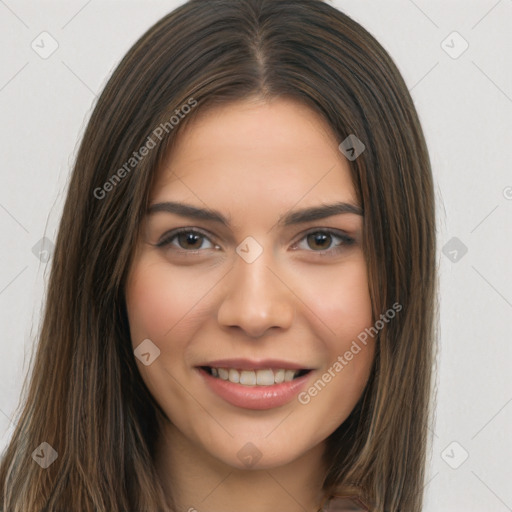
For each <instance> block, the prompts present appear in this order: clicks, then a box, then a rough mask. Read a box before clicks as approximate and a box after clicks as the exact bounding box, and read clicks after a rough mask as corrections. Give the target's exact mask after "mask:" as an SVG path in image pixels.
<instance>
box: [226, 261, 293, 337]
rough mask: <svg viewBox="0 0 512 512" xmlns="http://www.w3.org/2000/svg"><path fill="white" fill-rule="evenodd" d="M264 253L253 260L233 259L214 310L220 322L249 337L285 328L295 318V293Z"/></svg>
mask: <svg viewBox="0 0 512 512" xmlns="http://www.w3.org/2000/svg"><path fill="white" fill-rule="evenodd" d="M264 254H265V253H264ZM264 254H263V255H261V256H260V257H259V258H258V259H257V260H256V261H253V262H252V263H247V262H246V261H244V260H243V259H242V258H237V259H236V260H235V263H234V268H233V269H232V271H231V272H229V274H228V276H226V277H228V280H227V281H225V288H224V290H223V297H222V302H221V304H220V307H219V309H218V312H217V321H218V323H219V325H221V326H222V327H225V328H230V329H241V330H242V331H243V332H244V333H245V334H246V335H247V336H250V337H252V338H259V337H261V336H263V335H264V334H265V333H267V331H269V330H271V329H282V330H286V329H288V328H289V327H290V326H291V325H292V322H293V317H294V309H295V308H294V303H293V297H294V295H293V293H292V292H291V290H290V288H289V287H288V286H287V285H286V283H285V282H284V280H283V279H282V278H281V277H280V276H279V275H278V274H277V272H276V271H274V270H271V268H270V267H269V265H268V263H269V262H268V261H267V259H266V258H264Z"/></svg>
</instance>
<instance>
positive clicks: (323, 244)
mask: <svg viewBox="0 0 512 512" xmlns="http://www.w3.org/2000/svg"><path fill="white" fill-rule="evenodd" d="M307 241H308V246H309V248H310V249H314V250H317V251H318V250H319V251H323V250H325V249H328V248H329V247H330V246H331V243H332V235H331V234H330V233H324V232H322V231H319V232H317V233H310V234H309V235H307Z"/></svg>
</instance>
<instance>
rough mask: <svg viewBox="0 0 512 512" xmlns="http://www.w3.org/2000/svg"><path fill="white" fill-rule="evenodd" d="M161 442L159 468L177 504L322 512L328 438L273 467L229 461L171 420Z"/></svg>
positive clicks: (193, 508) (217, 510)
mask: <svg viewBox="0 0 512 512" xmlns="http://www.w3.org/2000/svg"><path fill="white" fill-rule="evenodd" d="M157 447H158V449H157V455H156V460H155V464H156V469H157V472H158V474H159V476H160V479H161V482H162V485H163V488H164V492H165V494H166V495H167V496H168V498H169V502H171V503H174V504H175V506H176V510H180V511H181V510H183V511H190V512H205V511H208V512H239V511H240V510H244V512H267V511H268V510H286V511H287V512H305V511H307V512H317V510H318V508H319V504H320V501H321V499H322V482H323V478H324V476H325V467H324V463H323V452H324V444H323V443H321V444H319V445H317V446H315V447H314V448H312V449H311V450H310V451H308V452H306V453H304V454H302V455H301V456H300V457H299V458H297V459H295V460H294V461H292V462H289V463H287V464H285V465H282V466H279V467H272V468H267V469H239V468H236V467H233V466H230V465H227V464H225V463H224V462H222V461H220V460H218V459H217V458H215V457H213V456H211V455H210V454H209V453H207V452H206V451H205V450H203V449H202V448H201V447H200V446H198V445H196V444H194V443H192V442H191V441H190V440H189V439H188V438H186V437H185V436H184V435H183V434H182V433H181V432H180V431H179V430H178V429H176V428H175V427H174V426H172V425H169V424H167V425H166V426H165V427H164V431H163V432H162V434H161V435H160V437H159V441H158V443H157ZM171 496H172V500H171Z"/></svg>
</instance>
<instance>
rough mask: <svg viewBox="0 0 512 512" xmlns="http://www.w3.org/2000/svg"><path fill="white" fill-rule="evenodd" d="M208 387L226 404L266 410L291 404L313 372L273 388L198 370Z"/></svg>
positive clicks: (201, 369) (275, 385)
mask: <svg viewBox="0 0 512 512" xmlns="http://www.w3.org/2000/svg"><path fill="white" fill-rule="evenodd" d="M198 370H199V373H200V374H201V376H202V377H203V378H204V380H205V382H206V384H207V385H208V387H209V388H210V389H211V390H212V391H213V392H214V393H216V394H217V395H218V396H220V397H221V398H223V399H224V400H225V401H226V402H228V403H230V404H231V405H234V406H235V407H241V408H243V409H254V410H265V409H273V408H274V407H280V406H282V405H285V404H287V403H289V402H290V401H291V400H293V398H294V397H295V396H296V395H298V394H299V393H300V391H301V390H302V389H303V388H304V387H305V386H306V382H307V381H308V379H309V377H310V375H311V373H312V372H311V371H310V372H309V373H307V374H306V375H303V376H302V377H298V378H296V379H294V380H292V381H290V382H282V383H280V384H274V385H272V386H244V385H243V384H235V383H234V382H231V381H229V380H222V379H219V378H218V377H213V376H212V375H210V374H209V373H208V372H207V371H206V370H203V368H198Z"/></svg>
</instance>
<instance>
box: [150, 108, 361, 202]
mask: <svg viewBox="0 0 512 512" xmlns="http://www.w3.org/2000/svg"><path fill="white" fill-rule="evenodd" d="M338 145H339V141H338V140H337V137H336V136H335V134H334V133H333V132H332V130H331V128H330V127H329V125H328V124H327V122H326V121H325V120H324V119H323V118H322V117H321V116H320V115H319V114H317V113H316V112H314V111H313V110H312V109H310V108H309V107H307V106H305V105H303V104H301V103H299V102H296V101H293V100H289V99H277V100H273V101H271V102H264V101H261V100H244V101H239V102H234V103H229V104H226V105H223V106H220V107H215V108H212V109H209V110H207V111H206V112H203V113H200V115H199V116H198V117H197V118H195V119H194V120H193V121H192V122H190V123H189V124H188V125H187V126H186V128H185V129H184V130H183V131H182V132H181V133H180V134H179V138H178V139H177V140H176V141H175V144H174V145H173V147H172V150H171V151H170V152H169V154H168V155H167V158H166V159H165V161H164V164H163V166H162V167H161V169H159V172H158V175H157V179H156V181H155V186H154V188H153V191H152V200H153V201H159V200H175V199H176V200H178V199H185V198H188V199H195V201H197V200H198V199H199V200H200V201H202V202H204V203H206V204H208V205H210V206H212V207H213V206H214V205H215V206H217V207H222V205H224V206H226V204H229V206H231V207H233V208H235V207H236V206H237V205H238V206H244V205H245V206H247V205H250V204H258V205H259V206H260V207H261V206H262V205H263V204H265V205H266V206H268V207H270V206H276V207H278V208H279V207H281V208H286V207H290V206H292V204H293V203H296V202H298V201H301V205H302V206H307V205H308V202H311V203H312V204H317V203H318V202H319V201H320V202H324V201H327V202H330V201H332V200H343V201H347V202H348V201H350V202H353V203H355V202H356V194H355V190H354V187H353V183H352V179H351V174H350V168H349V163H348V161H347V160H346V158H345V157H344V156H343V154H342V153H341V152H340V151H339V149H338ZM194 196H195V197H194Z"/></svg>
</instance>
